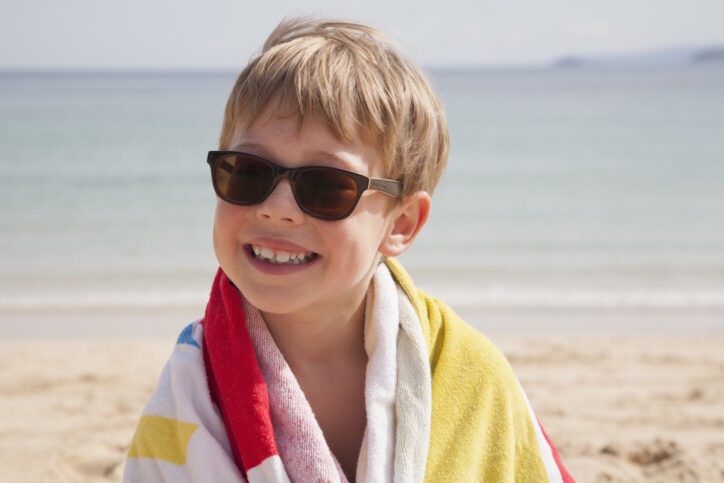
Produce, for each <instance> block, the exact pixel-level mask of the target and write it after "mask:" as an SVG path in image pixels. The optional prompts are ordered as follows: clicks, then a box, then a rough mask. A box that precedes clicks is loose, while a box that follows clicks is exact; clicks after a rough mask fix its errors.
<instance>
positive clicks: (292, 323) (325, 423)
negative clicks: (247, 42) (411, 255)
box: [124, 20, 570, 482]
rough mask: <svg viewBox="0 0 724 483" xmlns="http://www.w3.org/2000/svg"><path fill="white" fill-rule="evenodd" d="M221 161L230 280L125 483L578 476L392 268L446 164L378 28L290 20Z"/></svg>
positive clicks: (494, 367) (421, 103)
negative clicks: (562, 463) (569, 473)
mask: <svg viewBox="0 0 724 483" xmlns="http://www.w3.org/2000/svg"><path fill="white" fill-rule="evenodd" d="M219 145H220V150H219V151H211V152H210V153H209V155H208V163H209V166H210V168H211V175H212V183H213V187H214V190H215V192H216V194H217V198H218V202H217V207H216V215H215V221H214V249H215V252H216V256H217V259H218V261H219V265H220V268H219V271H218V273H217V276H216V279H215V281H214V283H213V286H212V290H211V295H210V298H209V303H208V306H207V309H206V314H205V316H204V318H203V320H201V321H199V322H195V323H193V324H191V325H189V326H188V327H187V328H186V329H185V330H184V331H183V332H182V333H181V336H180V337H179V340H178V344H177V346H176V349H175V350H174V353H173V354H172V356H171V359H170V360H169V363H168V364H167V366H166V368H165V369H164V372H163V374H162V376H161V379H160V381H159V385H158V387H157V388H156V390H155V392H154V393H153V395H152V396H151V399H150V400H149V402H148V404H147V405H146V408H145V409H144V411H143V416H142V417H141V420H140V422H139V425H138V428H137V430H136V433H135V436H134V439H133V442H132V444H131V447H130V450H129V454H128V461H127V464H126V469H125V474H124V480H126V481H173V482H179V481H213V482H216V481H241V480H242V479H246V480H249V481H290V480H291V481H347V480H349V481H354V480H357V481H362V480H367V481H392V480H395V481H422V480H428V481H481V480H485V481H512V480H516V481H536V482H537V481H546V480H551V481H563V480H567V479H569V478H570V477H569V476H568V475H567V473H566V472H565V470H564V469H563V468H562V466H561V465H560V461H559V458H558V455H557V453H556V451H555V449H554V448H553V446H552V445H550V443H549V442H548V441H547V438H546V437H545V434H544V433H543V431H542V429H541V428H540V426H539V424H538V422H537V420H536V419H535V416H534V415H533V412H532V410H531V409H530V406H529V405H528V402H527V400H526V398H525V395H524V393H523V392H522V389H521V388H520V387H519V385H518V382H517V380H516V378H515V376H514V375H513V373H512V371H511V369H510V367H509V365H508V364H507V362H506V361H505V359H504V358H503V356H502V355H501V354H500V353H499V352H498V351H497V350H496V349H495V348H494V347H493V346H492V345H491V344H490V342H489V341H488V340H487V339H485V338H484V337H483V336H482V335H481V334H479V333H477V332H476V331H474V330H473V329H471V328H470V327H469V326H467V325H465V324H464V323H463V322H462V321H461V320H460V319H459V318H458V317H457V316H456V315H455V314H454V313H453V312H452V311H451V310H450V309H449V308H448V307H447V306H446V305H445V304H444V303H442V302H440V301H439V300H436V299H434V298H430V297H428V296H427V295H425V294H424V293H422V292H421V291H419V290H418V289H416V288H415V287H414V285H413V283H412V281H411V279H410V278H409V276H408V275H407V274H406V273H405V271H404V270H403V268H402V267H401V266H400V265H399V263H397V262H396V261H395V260H394V259H393V258H388V257H394V256H396V255H399V254H401V253H403V252H404V251H405V250H406V249H408V248H409V247H410V246H411V244H412V243H413V241H414V239H415V237H416V236H417V234H418V233H419V231H420V229H421V228H422V226H423V225H424V224H425V221H426V220H427V216H428V213H429V211H430V194H431V193H432V191H433V189H434V187H435V184H436V183H437V180H438V179H439V177H440V174H441V172H442V170H443V168H444V165H445V163H446V160H447V153H448V133H447V125H446V122H445V117H444V113H443V111H442V108H441V105H440V103H439V101H438V99H437V97H436V96H435V94H434V92H433V91H432V89H431V88H430V86H429V84H428V83H427V81H426V80H425V77H424V76H423V75H422V74H421V72H420V71H419V70H418V68H417V67H415V66H414V65H413V64H411V63H409V62H408V61H406V60H404V59H402V58H401V57H400V56H399V55H398V54H397V53H396V51H395V50H394V49H393V47H392V46H391V45H390V43H389V42H388V41H387V40H386V38H384V37H383V36H382V35H381V34H380V33H378V32H377V31H375V30H373V29H371V28H369V27H366V26H363V25H358V24H352V23H344V22H331V21H330V22H326V21H317V20H291V21H286V22H282V23H281V24H280V25H279V26H278V27H277V28H276V29H275V30H274V32H272V34H271V36H270V37H269V39H268V40H267V41H266V43H265V44H264V47H263V49H262V52H261V53H260V54H259V56H257V57H256V58H254V59H252V60H251V62H250V63H249V65H248V66H247V67H246V68H245V69H244V71H243V72H242V73H241V74H240V76H239V78H238V79H237V81H236V84H235V85H234V88H233V90H232V92H231V95H230V97H229V100H228V103H227V106H226V111H225V115H224V123H223V127H222V132H221V138H220V142H219Z"/></svg>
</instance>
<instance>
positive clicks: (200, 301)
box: [0, 286, 724, 310]
mask: <svg viewBox="0 0 724 483" xmlns="http://www.w3.org/2000/svg"><path fill="white" fill-rule="evenodd" d="M430 293H431V294H433V295H435V296H437V297H439V298H441V299H443V300H444V301H445V302H447V303H448V304H449V305H451V306H453V307H457V308H556V309H569V308H570V309H576V308H582V309H586V308H588V309H593V308H609V309H631V308H642V309H647V308H648V309H724V290H722V289H697V290H681V289H680V290H662V289H635V290H611V289H594V288H590V289H566V288H555V289H551V288H544V287H512V286H489V287H483V288H480V289H476V288H471V287H454V288H453V287H441V288H440V289H438V290H434V291H433V290H431V291H430ZM207 300H208V291H203V290H198V291H195V290H176V291H162V290H156V291H149V292H132V291H129V292H113V293H110V292H109V293H104V292H85V293H73V294H68V293H55V294H40V295H22V296H0V310H36V309H102V308H109V309H110V308H149V309H152V308H165V307H176V308H182V307H203V306H204V305H205V304H206V301H207Z"/></svg>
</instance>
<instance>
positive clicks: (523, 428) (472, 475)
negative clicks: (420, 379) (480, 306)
mask: <svg viewBox="0 0 724 483" xmlns="http://www.w3.org/2000/svg"><path fill="white" fill-rule="evenodd" d="M388 266H389V267H390V271H391V272H392V273H393V275H394V276H395V278H396V279H397V281H398V283H399V284H400V286H401V287H402V288H403V290H405V292H406V294H407V295H408V298H409V299H410V301H411V303H412V305H413V306H414V307H415V310H416V312H417V315H418V317H419V319H420V325H421V326H422V331H423V333H424V336H425V339H426V343H427V349H428V356H429V361H430V373H431V376H432V419H431V428H430V450H429V453H428V465H427V473H426V478H429V479H430V480H431V481H436V480H445V479H448V480H455V481H480V480H483V481H513V480H515V481H546V479H547V478H546V477H547V476H549V475H550V474H548V475H547V474H546V473H547V470H548V466H549V464H548V461H547V460H548V459H549V458H547V457H546V456H545V455H543V454H542V452H541V451H542V450H544V449H545V450H546V451H547V452H550V450H549V449H546V446H545V445H544V444H542V443H543V442H542V440H541V434H539V433H540V429H539V425H538V422H537V420H536V418H535V415H534V414H533V412H532V410H531V408H530V405H529V404H528V400H527V398H526V396H525V393H524V392H523V389H522V388H521V386H520V384H519V383H518V379H517V378H516V376H515V374H514V373H513V369H512V368H511V366H510V364H509V363H508V360H507V359H506V358H505V356H504V355H503V354H502V353H501V351H500V350H499V349H498V348H497V347H496V346H495V345H494V344H493V343H492V342H491V341H490V339H488V338H487V337H486V336H484V335H483V334H482V333H481V332H480V331H478V330H476V329H474V328H473V327H471V326H470V325H468V324H467V323H465V322H464V321H463V320H462V319H461V318H460V317H459V316H458V315H457V314H456V313H455V312H454V311H453V310H452V309H451V308H450V307H449V306H448V305H447V304H446V303H445V302H443V301H442V300H440V299H438V298H435V297H432V296H430V295H428V294H426V293H425V292H423V291H422V290H420V289H418V288H417V287H415V286H414V284H413V283H412V280H411V279H410V277H409V275H407V273H406V272H405V271H404V269H402V267H401V266H400V265H399V263H397V262H395V261H392V264H390V262H389V261H388ZM553 481H556V479H555V478H554V479H553ZM558 481H559V480H558Z"/></svg>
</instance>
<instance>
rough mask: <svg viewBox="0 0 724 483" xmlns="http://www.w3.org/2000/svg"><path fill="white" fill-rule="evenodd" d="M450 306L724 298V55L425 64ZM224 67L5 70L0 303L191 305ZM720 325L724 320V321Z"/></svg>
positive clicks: (434, 253) (434, 224)
mask: <svg viewBox="0 0 724 483" xmlns="http://www.w3.org/2000/svg"><path fill="white" fill-rule="evenodd" d="M432 77H433V81H434V83H435V85H436V88H437V90H438V91H439V93H440V95H441V97H442V99H443V102H444V104H445V108H446V111H447V117H448V122H449V125H450V133H451V150H450V159H449V164H448V169H447V172H446V174H445V175H444V177H443V179H442V181H441V182H440V185H439V187H438V189H437V190H436V192H435V194H434V197H433V209H432V213H431V217H430V220H429V222H428V224H427V226H425V228H424V230H423V231H422V233H421V235H420V237H419V239H418V240H417V241H416V243H415V245H414V246H413V248H412V249H411V250H410V251H409V252H408V253H407V254H405V255H404V256H403V257H402V261H403V262H404V263H405V265H406V266H407V268H408V270H409V271H410V272H411V273H412V275H413V277H414V278H415V279H416V280H417V281H418V283H419V284H420V285H421V286H423V287H424V288H426V289H428V290H429V291H431V292H434V293H436V294H440V295H442V296H443V297H444V298H446V299H447V300H448V301H449V302H450V303H451V304H452V305H453V306H454V307H477V308H485V307H503V308H505V307H562V308H566V307H588V308H596V307H609V308H610V307H613V308H616V307H654V308H663V309H667V308H688V307H694V308H698V307H703V308H714V309H717V310H719V309H724V66H723V65H721V64H693V65H690V66H682V67H666V68H663V67H662V68H646V69H643V68H640V69H637V68H618V69H615V68H608V69H600V68H599V69H577V68H569V69H566V68H558V69H556V68H530V69H507V70H503V69H498V70H495V69H488V70H471V71H460V70H458V71H432ZM234 79H235V73H231V72H221V73H213V72H211V73H142V72H135V73H118V72H116V73H111V72H100V73H62V72H48V73H22V72H5V73H1V74H0V232H1V233H2V235H1V236H0V312H2V311H8V310H11V311H13V310H25V309H31V310H32V309H38V308H40V309H51V310H52V309H54V308H65V309H68V308H70V309H73V308H78V309H84V308H104V307H136V306H140V307H166V306H184V305H185V306H201V307H202V306H203V303H204V301H205V299H206V297H207V296H208V292H209V288H210V285H211V281H212V278H213V275H214V273H215V271H216V268H217V263H216V260H215V257H214V254H213V246H212V220H213V211H214V206H215V202H216V199H215V196H214V193H213V190H212V187H211V182H210V175H209V168H208V166H207V164H206V152H207V151H208V150H210V149H216V148H217V143H218V135H219V131H220V128H221V122H222V116H223V109H224V104H225V101H226V97H227V96H228V93H229V91H230V90H231V87H232V84H233V82H234ZM722 323H723V324H724V321H723V322H722Z"/></svg>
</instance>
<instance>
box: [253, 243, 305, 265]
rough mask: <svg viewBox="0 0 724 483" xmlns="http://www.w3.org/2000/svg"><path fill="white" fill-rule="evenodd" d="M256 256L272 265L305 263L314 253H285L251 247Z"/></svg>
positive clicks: (266, 248)
mask: <svg viewBox="0 0 724 483" xmlns="http://www.w3.org/2000/svg"><path fill="white" fill-rule="evenodd" d="M251 249H252V251H253V252H254V255H255V256H256V257H257V258H263V259H265V260H268V261H270V262H272V263H294V264H298V263H304V262H306V261H307V257H309V256H311V255H312V252H299V253H292V252H285V251H283V250H272V249H271V248H268V247H258V246H255V245H252V246H251Z"/></svg>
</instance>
